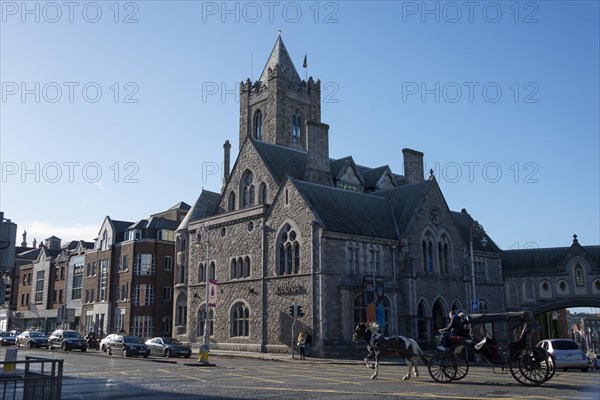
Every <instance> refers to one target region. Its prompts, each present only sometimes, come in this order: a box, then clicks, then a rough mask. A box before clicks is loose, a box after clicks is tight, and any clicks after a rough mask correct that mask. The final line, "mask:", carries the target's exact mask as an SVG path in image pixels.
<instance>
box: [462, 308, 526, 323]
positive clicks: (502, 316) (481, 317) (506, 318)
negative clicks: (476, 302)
mask: <svg viewBox="0 0 600 400" xmlns="http://www.w3.org/2000/svg"><path fill="white" fill-rule="evenodd" d="M467 321H468V322H469V323H470V324H471V325H476V324H489V323H494V322H525V323H527V324H529V325H531V324H533V323H534V322H535V319H534V317H533V313H532V312H531V311H518V312H507V313H498V314H469V315H468V316H467Z"/></svg>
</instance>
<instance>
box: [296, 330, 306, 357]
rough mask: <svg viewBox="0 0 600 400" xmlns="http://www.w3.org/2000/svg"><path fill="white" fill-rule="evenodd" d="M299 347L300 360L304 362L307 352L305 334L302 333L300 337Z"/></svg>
mask: <svg viewBox="0 0 600 400" xmlns="http://www.w3.org/2000/svg"><path fill="white" fill-rule="evenodd" d="M298 347H299V348H300V360H304V356H305V350H306V348H305V347H306V336H304V332H300V334H299V335H298Z"/></svg>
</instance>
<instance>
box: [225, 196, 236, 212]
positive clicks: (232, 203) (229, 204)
mask: <svg viewBox="0 0 600 400" xmlns="http://www.w3.org/2000/svg"><path fill="white" fill-rule="evenodd" d="M227 208H228V209H229V211H234V210H235V193H233V192H231V193H229V200H228V201H227Z"/></svg>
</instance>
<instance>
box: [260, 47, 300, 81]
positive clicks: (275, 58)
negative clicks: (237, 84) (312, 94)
mask: <svg viewBox="0 0 600 400" xmlns="http://www.w3.org/2000/svg"><path fill="white" fill-rule="evenodd" d="M277 66H278V67H279V71H280V72H281V73H283V75H284V77H285V78H286V79H287V80H289V81H292V82H300V75H298V71H296V67H295V66H294V63H293V62H292V58H291V57H290V54H289V53H288V51H287V49H286V48H285V44H283V39H282V38H281V35H279V36H278V37H277V41H276V42H275V46H273V50H271V55H270V56H269V59H268V60H267V64H266V65H265V67H264V68H263V71H262V73H261V74H260V79H259V80H260V81H261V82H262V83H263V84H265V85H267V84H268V81H269V79H268V78H269V68H271V69H272V70H275V68H276V67H277Z"/></svg>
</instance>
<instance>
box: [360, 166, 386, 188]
mask: <svg viewBox="0 0 600 400" xmlns="http://www.w3.org/2000/svg"><path fill="white" fill-rule="evenodd" d="M387 168H388V166H387V165H383V166H381V167H377V168H373V169H370V170H367V171H365V172H361V173H362V176H363V179H364V181H365V188H374V187H375V186H376V185H377V182H378V181H379V178H381V175H383V173H384V172H385V170H386V169H387Z"/></svg>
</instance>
